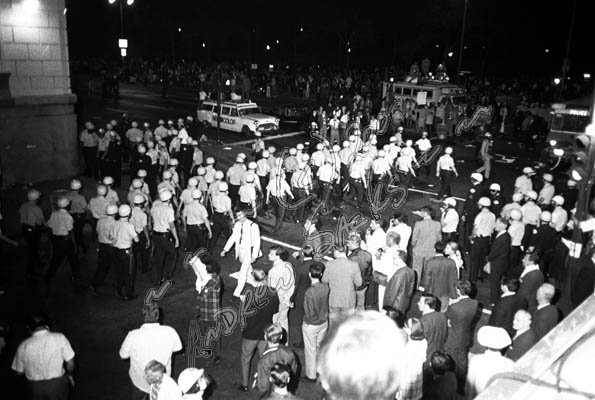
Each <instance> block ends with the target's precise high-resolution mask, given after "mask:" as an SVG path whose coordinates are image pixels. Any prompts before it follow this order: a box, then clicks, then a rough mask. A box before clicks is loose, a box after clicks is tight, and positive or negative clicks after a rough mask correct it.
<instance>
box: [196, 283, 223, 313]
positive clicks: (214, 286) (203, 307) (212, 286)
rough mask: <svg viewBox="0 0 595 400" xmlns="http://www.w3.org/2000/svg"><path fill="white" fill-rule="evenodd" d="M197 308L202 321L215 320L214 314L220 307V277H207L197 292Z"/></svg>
mask: <svg viewBox="0 0 595 400" xmlns="http://www.w3.org/2000/svg"><path fill="white" fill-rule="evenodd" d="M197 308H198V315H199V318H200V319H201V320H202V321H215V314H216V313H217V311H219V309H221V277H219V276H217V278H215V279H213V278H211V279H209V281H208V282H207V284H206V285H205V287H204V288H203V289H202V291H201V292H200V293H199V294H198V307H197Z"/></svg>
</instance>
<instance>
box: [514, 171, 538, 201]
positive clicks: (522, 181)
mask: <svg viewBox="0 0 595 400" xmlns="http://www.w3.org/2000/svg"><path fill="white" fill-rule="evenodd" d="M533 175H535V172H534V171H533V168H531V167H525V168H523V175H521V176H519V177H518V178H516V180H515V181H514V192H515V193H520V194H522V195H525V194H527V193H529V192H530V191H531V190H533V182H532V181H531V177H532V176H533Z"/></svg>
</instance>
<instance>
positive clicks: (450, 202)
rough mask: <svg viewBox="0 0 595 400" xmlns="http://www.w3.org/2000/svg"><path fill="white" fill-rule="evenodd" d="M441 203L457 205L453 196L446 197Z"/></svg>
mask: <svg viewBox="0 0 595 400" xmlns="http://www.w3.org/2000/svg"><path fill="white" fill-rule="evenodd" d="M443 203H444V204H446V205H449V206H451V207H456V206H457V201H456V200H455V199H454V198H453V197H447V198H446V199H444V201H443Z"/></svg>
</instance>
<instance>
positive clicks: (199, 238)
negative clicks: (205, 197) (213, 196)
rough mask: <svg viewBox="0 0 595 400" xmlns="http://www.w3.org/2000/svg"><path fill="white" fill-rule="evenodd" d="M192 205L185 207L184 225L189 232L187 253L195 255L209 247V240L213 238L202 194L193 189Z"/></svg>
mask: <svg viewBox="0 0 595 400" xmlns="http://www.w3.org/2000/svg"><path fill="white" fill-rule="evenodd" d="M191 197H192V203H190V204H189V205H188V206H187V207H184V223H185V225H186V230H187V232H188V238H187V240H186V251H189V252H192V253H194V252H195V251H196V250H198V249H199V248H206V247H207V239H210V238H212V237H213V233H212V231H211V223H210V221H209V215H208V213H207V209H206V208H205V206H203V205H202V203H201V200H202V192H201V191H200V190H198V189H193V190H192V192H191Z"/></svg>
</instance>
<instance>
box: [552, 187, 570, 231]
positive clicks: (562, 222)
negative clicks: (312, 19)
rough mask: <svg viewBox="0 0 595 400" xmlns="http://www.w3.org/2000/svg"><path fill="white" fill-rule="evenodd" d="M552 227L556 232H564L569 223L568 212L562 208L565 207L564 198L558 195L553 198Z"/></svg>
mask: <svg viewBox="0 0 595 400" xmlns="http://www.w3.org/2000/svg"><path fill="white" fill-rule="evenodd" d="M552 205H553V206H554V210H553V211H552V222H551V224H552V226H553V227H554V229H555V230H556V232H562V231H563V230H564V228H566V224H567V223H568V212H567V211H566V210H565V209H564V208H563V207H562V206H563V205H564V197H562V196H560V195H556V196H554V197H553V198H552Z"/></svg>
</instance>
